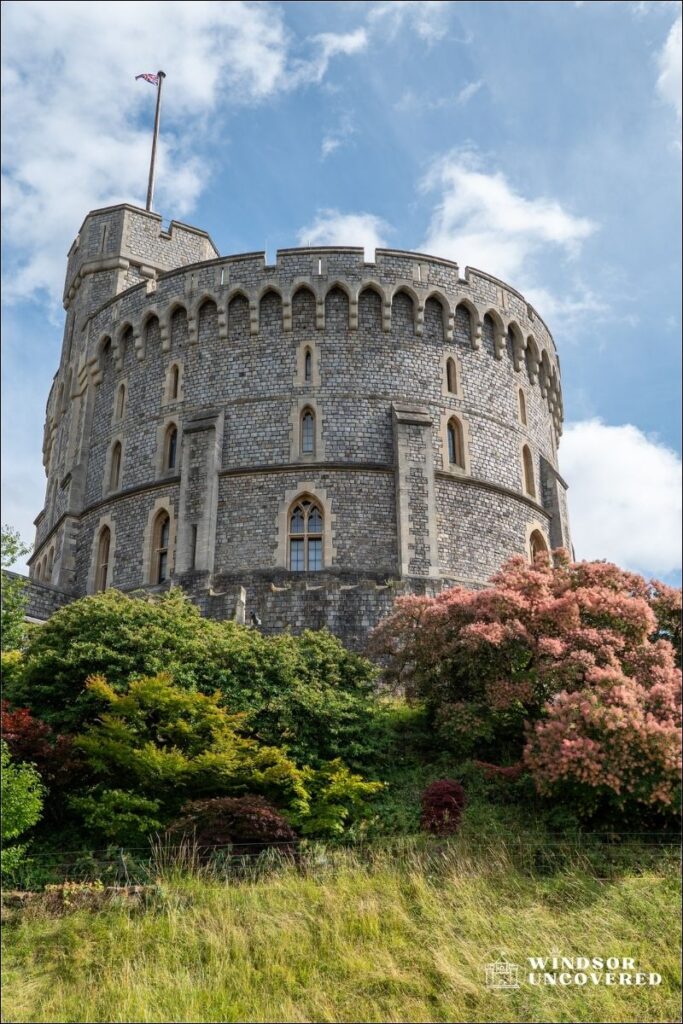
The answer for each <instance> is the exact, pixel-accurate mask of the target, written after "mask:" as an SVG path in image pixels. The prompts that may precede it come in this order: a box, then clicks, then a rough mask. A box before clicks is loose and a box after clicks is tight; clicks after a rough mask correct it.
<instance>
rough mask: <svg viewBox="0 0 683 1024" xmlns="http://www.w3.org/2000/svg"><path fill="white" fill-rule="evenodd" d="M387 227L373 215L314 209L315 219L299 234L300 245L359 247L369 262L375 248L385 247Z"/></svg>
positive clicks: (389, 229)
mask: <svg viewBox="0 0 683 1024" xmlns="http://www.w3.org/2000/svg"><path fill="white" fill-rule="evenodd" d="M390 231H391V228H390V227H389V225H388V224H387V223H386V222H385V221H383V220H382V219H381V218H380V217H376V216H375V214H373V213H340V212H339V210H318V213H317V214H316V217H315V220H314V221H313V222H312V223H311V224H309V225H308V226H307V227H305V228H302V229H301V231H299V235H298V240H299V244H300V245H353V246H361V245H362V246H363V247H364V249H365V258H366V259H367V260H373V259H374V257H375V249H377V248H382V247H384V246H386V244H387V242H386V235H387V234H388V233H389V232H390Z"/></svg>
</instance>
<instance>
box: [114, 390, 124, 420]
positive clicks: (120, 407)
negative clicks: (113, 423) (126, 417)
mask: <svg viewBox="0 0 683 1024" xmlns="http://www.w3.org/2000/svg"><path fill="white" fill-rule="evenodd" d="M125 407H126V385H125V384H119V389H118V391H117V392H116V419H117V420H122V419H123V411H124V409H125Z"/></svg>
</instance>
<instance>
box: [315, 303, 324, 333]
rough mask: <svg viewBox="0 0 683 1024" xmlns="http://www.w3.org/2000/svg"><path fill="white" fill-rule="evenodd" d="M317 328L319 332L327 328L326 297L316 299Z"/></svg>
mask: <svg viewBox="0 0 683 1024" xmlns="http://www.w3.org/2000/svg"><path fill="white" fill-rule="evenodd" d="M315 326H316V329H317V330H319V331H322V330H324V328H325V296H324V295H316V297H315Z"/></svg>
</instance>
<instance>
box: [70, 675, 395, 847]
mask: <svg viewBox="0 0 683 1024" xmlns="http://www.w3.org/2000/svg"><path fill="white" fill-rule="evenodd" d="M87 687H88V691H89V692H90V693H91V694H92V695H93V696H94V697H96V698H97V699H98V701H99V702H100V705H101V706H103V707H105V708H106V710H105V711H104V712H103V713H102V714H101V715H100V717H99V719H98V721H96V722H93V723H91V724H90V725H89V726H88V727H87V728H86V730H85V731H84V732H83V733H81V734H80V735H78V736H76V737H75V739H74V745H75V747H76V748H77V749H78V750H80V751H81V752H82V754H83V755H84V757H85V761H86V764H87V766H88V776H87V781H88V782H89V783H90V786H91V789H90V791H89V792H87V793H85V794H83V795H80V796H77V797H76V798H75V799H74V798H72V800H71V801H70V803H71V806H72V808H73V809H74V810H76V811H78V812H79V813H80V814H81V815H82V816H83V819H84V821H85V823H86V825H87V826H88V827H91V828H95V829H97V830H98V831H100V832H102V833H103V834H104V835H106V836H107V838H109V839H112V840H115V841H117V842H126V841H129V840H130V836H131V835H132V834H136V835H137V836H138V837H139V835H141V834H142V835H146V834H148V833H149V832H152V831H157V830H158V829H159V827H160V824H161V823H162V822H164V823H165V822H168V821H169V820H170V818H171V817H172V816H173V815H174V814H176V813H177V811H178V809H179V807H180V806H181V804H183V803H184V802H185V801H186V800H188V799H198V798H202V797H212V796H242V795H244V794H248V793H254V794H258V795H260V796H263V797H265V798H266V799H267V800H268V801H269V802H271V803H273V804H274V805H276V806H278V807H280V808H282V809H283V811H284V813H285V814H286V815H287V816H288V817H289V818H290V819H291V820H292V821H293V822H295V823H296V824H297V825H299V826H300V827H302V828H303V829H304V830H305V831H306V832H308V833H313V832H314V833H315V834H330V833H334V832H338V831H340V830H341V829H342V827H343V825H344V824H345V823H346V822H348V821H350V820H351V819H352V818H353V817H354V816H357V815H358V814H360V813H362V811H363V809H364V801H365V799H367V797H369V796H371V795H372V794H373V793H374V792H375V791H376V790H377V789H378V788H380V787H379V786H378V784H377V783H368V782H365V781H364V780H363V779H361V778H360V777H359V776H356V775H352V774H351V773H350V772H349V771H348V769H347V768H346V767H345V766H344V765H342V763H341V762H340V761H334V762H331V763H330V764H327V765H323V766H322V767H320V768H318V769H315V768H310V767H303V768H301V767H299V766H297V765H296V764H295V763H294V761H292V760H291V759H290V758H289V757H288V756H287V755H286V754H285V753H284V752H283V751H282V750H280V749H279V748H277V747H272V746H263V745H260V744H259V743H258V741H257V740H255V739H253V738H251V737H248V736H244V735H243V734H242V732H241V726H242V724H243V722H244V715H243V714H235V715H233V714H230V713H229V712H228V711H227V710H226V708H225V707H224V706H223V704H222V697H221V695H220V694H218V693H216V694H213V695H212V696H207V695H205V694H202V693H198V692H196V691H188V690H183V689H181V688H180V687H177V686H174V684H173V683H172V681H171V679H170V677H169V676H167V675H165V674H160V675H157V676H151V677H144V678H142V679H137V680H134V681H133V682H132V683H131V684H130V686H129V687H128V688H127V690H126V691H125V692H123V693H117V692H116V690H114V688H113V687H112V686H110V685H109V683H108V682H106V680H105V679H104V678H102V677H101V676H95V677H93V678H91V679H90V680H89V681H88V683H87ZM140 798H141V800H140ZM136 801H137V802H136ZM98 805H99V806H98ZM119 816H120V821H119Z"/></svg>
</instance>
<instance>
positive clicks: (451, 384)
mask: <svg viewBox="0 0 683 1024" xmlns="http://www.w3.org/2000/svg"><path fill="white" fill-rule="evenodd" d="M446 387H447V388H448V390H449V392H450V393H451V394H452V395H454V394H456V392H457V390H458V372H457V367H456V365H455V359H449V360H448V362H447V363H446Z"/></svg>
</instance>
